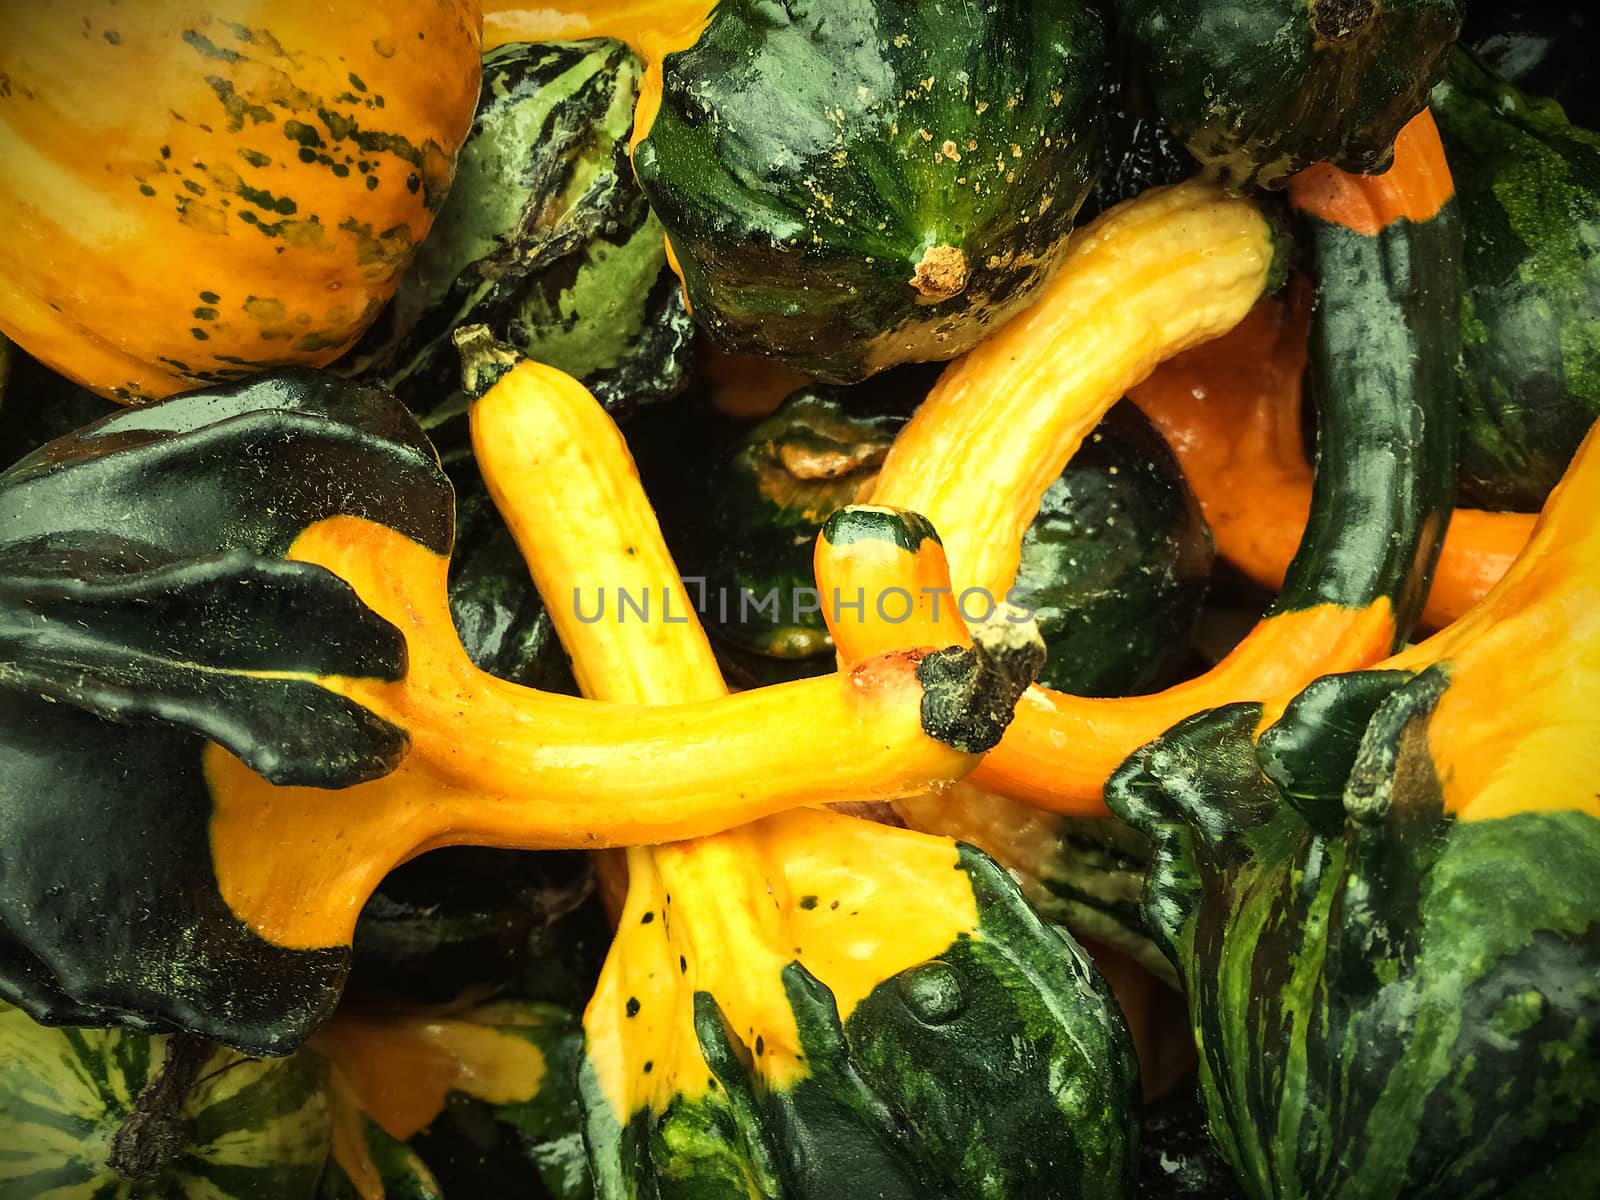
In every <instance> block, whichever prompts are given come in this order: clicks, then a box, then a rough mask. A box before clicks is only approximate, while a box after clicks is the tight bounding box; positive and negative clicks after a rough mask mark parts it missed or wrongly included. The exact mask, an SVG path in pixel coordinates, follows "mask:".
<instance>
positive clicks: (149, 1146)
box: [106, 1033, 216, 1183]
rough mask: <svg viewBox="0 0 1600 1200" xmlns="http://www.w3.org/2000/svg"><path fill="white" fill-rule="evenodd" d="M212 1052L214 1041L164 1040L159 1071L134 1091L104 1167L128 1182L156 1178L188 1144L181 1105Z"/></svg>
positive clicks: (184, 1037)
mask: <svg viewBox="0 0 1600 1200" xmlns="http://www.w3.org/2000/svg"><path fill="white" fill-rule="evenodd" d="M215 1052H216V1045H215V1044H214V1043H212V1042H210V1041H207V1040H206V1039H205V1038H202V1037H197V1036H196V1035H194V1034H192V1033H179V1034H175V1035H173V1036H172V1038H170V1039H169V1040H168V1042H167V1053H166V1057H165V1058H164V1059H163V1060H162V1062H161V1069H160V1070H159V1071H158V1072H156V1075H155V1078H153V1079H152V1080H151V1081H150V1082H149V1083H147V1084H146V1085H145V1087H144V1090H143V1091H141V1092H140V1093H139V1095H138V1097H137V1098H136V1099H135V1100H134V1102H133V1108H132V1109H131V1110H129V1112H128V1115H127V1116H126V1117H124V1118H123V1121H122V1124H121V1125H119V1126H118V1127H117V1132H116V1134H115V1136H114V1137H113V1138H112V1139H111V1153H110V1154H109V1155H107V1156H106V1166H108V1167H110V1168H111V1169H112V1170H113V1171H115V1172H116V1173H117V1175H118V1176H120V1177H121V1178H123V1179H125V1180H127V1181H128V1182H129V1183H149V1182H151V1181H153V1180H155V1179H157V1178H159V1177H160V1175H161V1173H162V1172H163V1171H164V1170H166V1169H167V1167H168V1166H169V1165H170V1164H171V1163H172V1161H173V1160H174V1159H175V1158H177V1157H178V1155H179V1154H181V1153H182V1152H183V1148H184V1146H185V1144H186V1143H187V1141H188V1131H187V1130H186V1129H185V1128H184V1124H185V1123H184V1120H183V1102H184V1100H185V1098H186V1097H187V1096H188V1095H189V1090H190V1089H191V1088H192V1087H194V1085H195V1083H196V1082H197V1081H198V1080H199V1078H200V1069H201V1068H202V1067H204V1066H205V1064H206V1063H207V1062H208V1061H209V1060H210V1058H211V1056H212V1054H214V1053H215Z"/></svg>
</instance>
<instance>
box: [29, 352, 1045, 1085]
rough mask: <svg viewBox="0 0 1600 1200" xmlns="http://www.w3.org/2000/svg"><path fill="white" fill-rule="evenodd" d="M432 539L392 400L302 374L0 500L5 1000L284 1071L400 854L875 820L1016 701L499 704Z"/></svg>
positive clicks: (974, 658)
mask: <svg viewBox="0 0 1600 1200" xmlns="http://www.w3.org/2000/svg"><path fill="white" fill-rule="evenodd" d="M264 464H265V465H267V466H269V467H270V469H268V470H266V471H265V472H263V465H264ZM452 515H453V514H452V497H451V493H450V489H449V487H448V485H447V483H446V481H445V477H444V475H443V472H442V471H441V470H440V468H439V464H438V460H437V459H436V458H435V457H434V454H433V451H432V449H431V447H430V446H429V445H428V444H427V442H426V439H424V438H423V436H422V434H421V433H420V432H419V430H418V429H417V427H416V425H415V422H414V421H413V420H412V419H411V418H410V417H409V416H408V415H407V414H406V413H405V412H404V410H403V409H401V408H400V407H399V406H398V404H397V403H396V402H395V401H394V400H393V399H392V397H390V396H388V395H387V394H385V393H382V392H378V391H374V390H371V389H365V388H361V387H358V386H356V385H353V384H350V383H348V382H346V381H343V380H339V379H337V378H334V377H332V376H329V375H326V374H322V373H317V372H310V371H304V370H300V371H285V372H281V373H276V374H273V375H270V376H264V377H261V378H259V379H257V380H254V381H251V382H249V383H246V384H239V385H233V386H231V387H227V388H219V389H214V390H210V391H201V392H194V393H188V394H186V395H183V396H179V397H173V398H171V399H168V400H165V401H162V402H160V403H158V404H154V405H150V406H147V407H145V408H142V409H131V410H125V411H120V412H118V413H115V414H113V415H112V416H110V417H108V418H106V419H104V420H102V421H100V422H98V423H96V424H94V425H91V426H88V427H87V428H85V429H82V430H79V431H77V432H76V433H74V434H71V435H68V436H67V437H65V438H61V439H57V440H56V441H54V442H52V443H50V444H48V445H47V446H45V447H43V448H42V449H40V450H39V451H36V452H35V453H34V454H32V455H30V456H28V457H27V458H25V459H23V460H22V461H21V462H19V463H17V464H15V465H14V466H13V467H11V468H10V470H8V471H6V472H5V473H4V474H3V475H0V530H4V535H3V539H4V540H3V541H0V567H3V569H0V580H3V583H0V647H3V653H4V656H5V659H6V667H5V671H4V674H3V675H0V828H3V830H4V832H5V836H6V837H7V838H10V839H13V840H15V839H24V838H25V839H26V840H27V841H28V843H29V845H30V846H31V847H32V850H31V852H30V854H29V855H28V856H27V857H26V858H24V859H21V860H18V861H16V862H13V863H12V864H10V866H9V867H8V870H7V872H6V874H5V877H4V879H3V880H0V949H3V950H4V953H3V955H0V964H3V967H0V980H3V982H4V987H5V989H6V993H7V995H8V997H9V998H11V999H12V1000H13V1001H15V1002H16V1003H18V1004H20V1005H21V1006H22V1007H24V1008H26V1009H27V1010H28V1011H29V1012H30V1013H31V1014H32V1015H34V1016H35V1017H39V1018H47V1019H50V1020H52V1021H57V1022H64V1023H73V1024H80V1025H92V1024H103V1023H109V1022H117V1023H120V1024H124V1025H129V1026H132V1027H140V1028H149V1029H157V1030H165V1029H186V1030H190V1031H193V1032H197V1033H201V1034H203V1035H205V1036H207V1037H210V1038H212V1039H213V1040H216V1041H219V1042H222V1043H224V1044H226V1045H229V1046H232V1047H235V1048H237V1049H241V1050H243V1051H245V1052H248V1053H258V1054H273V1053H277V1054H282V1053H286V1052H288V1051H289V1050H291V1049H293V1048H294V1047H295V1046H296V1045H298V1044H299V1043H300V1042H301V1041H302V1040H303V1039H304V1037H305V1035H306V1034H307V1032H309V1030H310V1029H311V1028H313V1027H315V1026H316V1025H317V1024H318V1023H319V1022H320V1021H321V1020H323V1019H324V1018H325V1017H326V1016H327V1015H328V1012H329V1011H330V1009H331V1008H332V1005H333V1003H334V1001H335V1000H336V998H337V997H338V995H339V992H340V989H341V987H342V983H343V979H344V975H345V972H346V970H347V965H348V958H349V944H350V937H351V933H352V927H353V925H354V921H355V917H356V914H357V913H358V912H359V911H360V909H361V906H362V904H363V902H364V901H365V899H366V898H367V896H368V895H370V894H371V892H372V889H373V888H374V887H375V886H376V884H377V882H378V881H379V880H380V879H381V878H382V877H383V875H384V874H385V873H386V872H387V871H388V870H389V869H391V868H392V867H394V866H395V865H396V864H398V863H400V862H402V861H405V860H406V859H409V858H411V857H413V856H414V855H416V854H417V853H420V852H421V851H422V850H425V849H428V848H432V847H435V846H442V845H450V844H469V845H473V844H475V845H491V846H505V847H523V848H547V849H554V848H579V847H582V848H590V847H597V846H604V845H608V844H609V845H616V844H628V843H634V842H651V841H659V840H666V839H672V838H681V837H686V836H692V835H695V834H702V833H709V832H713V831H715V830H717V829H721V828H726V827H728V826H730V825H734V824H738V823H740V822H742V821H747V820H750V819H752V818H754V817H757V816H762V815H767V814H769V813H773V812H778V811H783V810H785V809H787V808H789V807H792V806H795V805H802V804H811V803H817V802H823V803H826V802H828V801H830V800H835V799H851V800H856V799H862V798H866V799H878V800H881V799H886V798H887V797H889V796H891V795H894V794H899V793H903V792H907V791H914V790H918V789H921V788H925V787H927V786H929V785H930V784H932V783H933V782H934V781H935V780H941V779H949V778H954V777H956V776H959V775H961V774H964V773H965V772H967V771H968V770H970V769H971V767H972V765H973V763H974V761H975V758H976V755H977V754H978V753H981V750H982V748H984V746H985V745H987V744H989V742H988V741H986V740H985V739H989V740H992V739H993V738H997V737H998V736H999V731H1000V730H1001V729H1002V728H1003V727H1004V724H1005V722H1006V721H1007V720H1009V718H1010V712H1011V707H1012V700H1013V698H1014V697H1015V695H1016V694H1017V692H1018V691H1020V689H1021V687H1022V686H1023V684H1022V682H1020V681H1019V679H1018V678H1017V676H1016V675H1015V673H1014V671H1013V669H1012V668H1010V667H1008V666H1007V664H1006V663H1005V662H1004V661H1003V658H1004V656H1003V654H1002V655H998V656H997V654H995V653H991V652H990V651H989V650H988V648H986V647H984V646H983V645H982V644H981V643H980V644H978V645H977V646H974V647H967V646H964V645H962V646H952V647H949V648H947V649H946V651H945V652H944V653H943V654H942V655H941V656H940V657H939V658H937V659H936V660H935V662H936V664H937V665H936V666H928V665H926V664H924V663H923V661H922V659H921V658H919V657H918V656H915V655H913V656H909V657H908V656H905V655H898V656H889V657H886V658H884V659H882V660H881V661H875V662H873V663H872V664H868V665H866V666H864V667H862V668H858V669H855V670H853V671H850V672H847V673H836V674H834V675H831V676H828V677H824V678H820V679H815V680H804V681H801V682H798V683H795V684H791V685H785V686H782V687H777V688H767V689H760V690H758V691H753V692H747V693H742V694H740V695H737V696H729V697H722V698H719V699H717V700H715V701H710V702H707V703H705V704H699V705H694V704H691V705H677V706H670V707H667V708H664V709H649V710H637V709H634V708H631V707H629V706H608V705H599V704H595V703H593V702H586V701H580V700H576V699H574V698H571V697H563V696H555V695H550V694H548V693H543V692H539V691H537V690H534V689H531V688H525V687H520V686H518V685H514V684H511V683H508V682H506V681H504V680H498V679H495V678H494V677H492V676H490V675H487V674H486V673H484V672H482V671H480V670H479V669H478V668H476V667H474V666H473V665H472V664H471V662H470V661H469V660H468V658H467V656H466V654H465V652H464V651H463V649H462V648H461V646H460V643H459V642H458V640H457V638H456V634H455V630H454V626H453V624H452V622H451V618H450V613H449V607H448V600H447V591H446V575H447V570H448V554H449V551H450V547H451V539H452V533H453V528H452V526H453V521H452ZM402 631H404V632H402ZM941 672H942V673H941ZM925 710H926V712H925ZM969 718H970V719H969ZM796 721H799V722H800V723H801V724H802V726H808V727H813V728H823V729H828V730H830V731H831V740H830V753H829V754H828V755H825V756H819V755H818V754H817V752H816V749H815V747H814V746H811V745H809V744H806V743H802V742H798V741H796V740H795V739H793V738H792V737H790V736H788V731H790V730H792V729H793V728H794V727H795V722H796ZM958 747H967V748H958ZM640 755H648V756H649V757H650V758H651V761H652V762H653V763H654V764H655V766H656V767H657V769H658V770H659V774H658V775H655V777H654V778H653V779H647V778H641V777H640V775H639V773H638V771H637V769H636V766H635V765H634V764H635V763H636V762H637V760H638V757H639V756H640ZM835 755H836V756H837V757H835ZM821 763H825V764H826V766H825V768H823V769H821V770H819V764H821ZM330 788H335V789H340V788H342V789H347V790H346V791H345V792H344V794H343V795H342V796H341V797H340V802H339V803H330V802H329V794H328V789H330ZM111 810H115V811H116V812H117V813H118V820H117V821H116V822H114V823H112V822H107V821H105V820H104V819H103V815H104V813H105V812H107V811H111ZM267 830H270V831H271V832H270V834H268V833H266V832H264V831H267ZM263 845H271V846H272V847H274V852H273V853H263V852H262V847H263ZM63 879H71V880H72V881H73V886H72V887H71V888H68V889H65V890H63V887H62V883H61V881H62V880H63Z"/></svg>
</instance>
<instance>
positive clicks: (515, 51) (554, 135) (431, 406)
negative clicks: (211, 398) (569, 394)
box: [339, 39, 693, 447]
mask: <svg viewBox="0 0 1600 1200" xmlns="http://www.w3.org/2000/svg"><path fill="white" fill-rule="evenodd" d="M642 69H643V64H642V63H641V62H640V61H639V59H638V57H637V56H636V55H635V54H634V53H633V52H632V51H631V50H629V49H628V48H627V47H626V46H624V45H622V44H621V43H620V42H615V41H607V40H603V39H593V40H589V41H580V42H551V43H536V44H513V45H508V46H501V47H499V48H498V49H495V50H492V51H490V52H489V53H488V54H487V55H485V56H484V60H483V85H482V92H481V96H480V100H479V104H478V110H477V114H476V116H475V117H474V118H473V123H472V129H471V130H470V132H469V133H468V134H467V137H466V141H465V142H464V143H463V145H462V148H461V154H460V157H459V160H458V162H457V167H456V178H455V182H454V183H453V185H452V188H451V193H450V197H449V199H448V200H447V201H446V202H445V205H444V207H443V209H442V210H441V211H440V213H439V216H438V219H437V220H436V221H435V222H434V227H433V230H432V232H431V233H430V234H429V237H428V240H427V241H426V242H424V243H423V244H422V245H421V247H420V248H419V249H418V252H417V256H416V258H415V259H414V260H413V262H412V264H411V266H410V267H409V268H408V269H407V271H406V272H405V274H404V275H403V276H402V277H401V279H400V283H399V288H398V290H397V291H396V293H395V296H394V299H393V300H392V301H390V303H389V305H388V307H387V308H386V309H385V310H384V312H383V313H382V315H380V316H379V318H378V320H377V322H376V323H375V324H374V325H373V326H372V328H371V329H370V330H369V331H368V332H367V335H366V337H364V338H363V339H362V341H361V343H360V345H358V346H357V347H356V349H355V351H354V352H353V353H352V355H351V357H350V359H349V360H348V362H347V363H344V364H341V366H340V368H339V369H340V371H341V373H345V374H354V375H356V376H358V377H359V378H362V379H365V380H370V381H372V382H381V383H383V384H384V385H386V386H388V387H390V388H392V389H394V391H395V392H396V394H398V395H399V396H400V398H401V399H402V400H404V401H405V402H406V403H407V404H408V405H409V406H410V407H411V408H412V409H413V410H414V411H416V412H419V413H426V414H430V415H429V416H428V417H427V418H426V424H428V426H429V428H430V433H431V435H432V436H433V438H434V441H435V443H436V444H440V445H441V447H443V446H446V445H451V446H453V445H454V444H455V443H456V442H458V441H464V436H462V437H457V436H454V434H453V432H452V431H451V430H440V429H438V428H437V426H438V425H439V424H440V423H441V422H442V420H443V419H444V418H445V417H447V416H448V415H451V414H455V415H458V416H459V415H460V414H461V413H463V412H464V410H465V399H464V397H463V396H462V395H461V391H460V378H459V376H460V359H459V357H458V355H457V354H456V350H455V347H454V345H452V344H451V341H450V334H451V332H452V331H453V330H454V329H456V328H458V327H460V326H463V325H470V324H480V323H481V324H487V325H488V326H490V328H491V329H492V330H493V332H494V333H495V336H496V337H497V338H499V339H500V340H502V341H504V342H506V343H508V344H510V345H513V346H515V347H516V348H517V350H518V351H519V352H521V353H523V354H525V355H527V356H528V357H529V358H533V359H536V360H538V361H540V362H545V363H549V364H550V365H551V366H555V367H559V368H561V369H562V370H564V371H566V372H568V373H569V374H572V375H574V376H576V377H577V378H580V379H582V380H584V381H585V382H586V383H587V384H588V385H589V387H590V388H591V389H592V390H594V391H595V393H596V394H597V395H599V396H600V397H601V399H602V401H603V402H604V403H605V404H606V406H607V407H608V408H609V409H612V410H614V411H619V412H624V411H628V410H631V409H632V408H634V407H637V406H639V405H642V404H646V403H648V402H650V401H651V400H654V399H660V398H662V397H664V396H666V395H669V394H671V393H672V392H674V391H676V390H677V389H678V388H679V387H681V386H682V385H683V383H684V380H685V376H686V373H687V370H688V367H689V351H690V348H691V345H692V340H693V329H692V325H691V323H690V320H689V316H688V313H687V311H686V310H685V309H684V306H683V297H682V290H681V287H680V286H679V283H678V280H677V277H676V276H675V275H673V274H672V272H671V271H670V270H668V268H667V260H666V251H665V247H664V245H663V243H662V232H661V225H660V223H659V222H658V221H657V220H656V219H655V218H654V216H653V215H652V214H651V212H650V209H649V206H648V205H647V204H646V203H645V199H644V196H643V194H642V193H641V192H640V191H639V187H638V185H637V184H636V183H635V182H634V179H633V171H632V168H631V167H630V166H629V163H628V132H629V130H630V129H631V128H632V126H633V109H634V103H635V101H636V99H637V97H638V89H639V76H640V72H641V71H642ZM459 425H460V426H461V428H462V430H464V426H465V422H464V421H461V422H459Z"/></svg>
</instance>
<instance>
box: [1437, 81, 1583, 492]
mask: <svg viewBox="0 0 1600 1200" xmlns="http://www.w3.org/2000/svg"><path fill="white" fill-rule="evenodd" d="M1434 116H1435V119H1436V120H1437V121H1438V124H1439V136H1440V137H1441V138H1442V139H1443V141H1444V147H1445V153H1446V154H1447V156H1448V157H1449V160H1450V169H1451V171H1452V173H1453V174H1454V175H1455V179H1456V191H1457V195H1458V196H1459V198H1460V199H1459V202H1460V205H1461V212H1462V215H1463V217H1464V219H1465V222H1466V228H1467V249H1466V254H1465V256H1464V257H1463V259H1462V270H1463V274H1464V276H1465V283H1466V288H1467V294H1466V297H1465V300H1464V307H1463V312H1462V372H1461V405H1462V411H1461V417H1462V424H1461V462H1460V467H1459V480H1460V488H1461V496H1462V501H1463V503H1466V504H1470V505H1473V506H1475V507H1480V508H1509V509H1517V510H1522V511H1528V512H1533V511H1537V510H1538V509H1539V507H1540V506H1541V505H1542V504H1543V503H1544V498H1545V496H1546V494H1548V492H1549V491H1550V489H1551V488H1552V487H1554V486H1555V484H1556V482H1557V481H1558V480H1559V479H1560V478H1561V474H1562V472H1563V471H1565V470H1566V467H1567V463H1568V462H1570V461H1571V459H1572V455H1573V453H1574V452H1575V451H1576V450H1577V448H1578V443H1579V442H1581V441H1582V440H1583V435H1584V434H1585V433H1587V432H1588V430H1589V426H1590V425H1592V424H1593V423H1594V421H1595V418H1596V417H1600V133H1596V132H1593V131H1591V130H1587V129H1583V128H1580V127H1578V126H1576V125H1573V124H1570V123H1569V122H1568V121H1567V119H1566V116H1565V114H1564V113H1563V112H1562V110H1561V108H1560V106H1558V105H1557V104H1555V103H1554V102H1552V101H1548V100H1539V99H1535V98H1533V97H1531V96H1526V95H1524V94H1522V93H1521V92H1519V91H1517V90H1516V89H1515V88H1513V87H1511V86H1510V85H1509V84H1506V83H1502V82H1500V81H1498V80H1496V79H1495V78H1494V77H1493V76H1491V75H1490V74H1489V73H1488V72H1487V71H1485V70H1484V69H1483V67H1482V66H1481V65H1480V64H1478V63H1477V62H1476V61H1474V60H1473V59H1472V58H1470V57H1469V56H1468V55H1466V54H1464V53H1458V54H1457V55H1455V56H1454V58H1453V59H1452V60H1451V65H1450V72H1449V74H1448V75H1447V76H1446V78H1445V81H1444V82H1443V83H1441V84H1440V85H1439V87H1437V88H1436V89H1435V90H1434Z"/></svg>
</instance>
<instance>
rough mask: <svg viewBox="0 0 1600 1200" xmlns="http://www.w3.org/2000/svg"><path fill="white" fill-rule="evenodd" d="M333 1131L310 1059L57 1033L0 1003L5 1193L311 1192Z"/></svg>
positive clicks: (63, 1196)
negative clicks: (263, 1056)
mask: <svg viewBox="0 0 1600 1200" xmlns="http://www.w3.org/2000/svg"><path fill="white" fill-rule="evenodd" d="M331 1138H332V1125H331V1119H330V1115H329V1100H328V1080H327V1069H326V1066H325V1064H324V1063H323V1061H322V1060H321V1059H320V1058H318V1057H317V1056H316V1055H314V1054H309V1053H307V1054H297V1055H295V1056H293V1057H291V1058H287V1059H279V1060H259V1059H252V1058H242V1057H241V1056H239V1055H237V1054H234V1053H232V1052H231V1051H227V1050H224V1049H222V1048H221V1047H219V1046H215V1045H212V1044H211V1043H209V1042H204V1041H202V1040H200V1039H198V1038H194V1037H190V1036H187V1035H184V1036H178V1037H159V1036H158V1037H152V1036H150V1035H148V1034H142V1033H135V1032H132V1031H129V1030H98V1029H73V1028H64V1029H53V1028H47V1027H45V1026H42V1025H37V1024H35V1023H34V1022H33V1021H32V1020H30V1019H29V1018H28V1017H27V1016H26V1015H25V1014H24V1013H22V1012H21V1011H19V1010H17V1009H15V1008H11V1007H9V1006H5V1005H0V1196H5V1197H6V1198H7V1200H36V1198H37V1200H139V1198H143V1197H148V1198H150V1200H155V1198H157V1197H159V1198H160V1200H223V1198H229V1200H305V1198H306V1197H309V1196H311V1195H313V1194H315V1192H316V1189H317V1181H318V1180H319V1179H320V1178H321V1177H322V1175H323V1169H324V1163H325V1162H326V1160H327V1157H328V1150H329V1146H330V1144H331Z"/></svg>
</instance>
